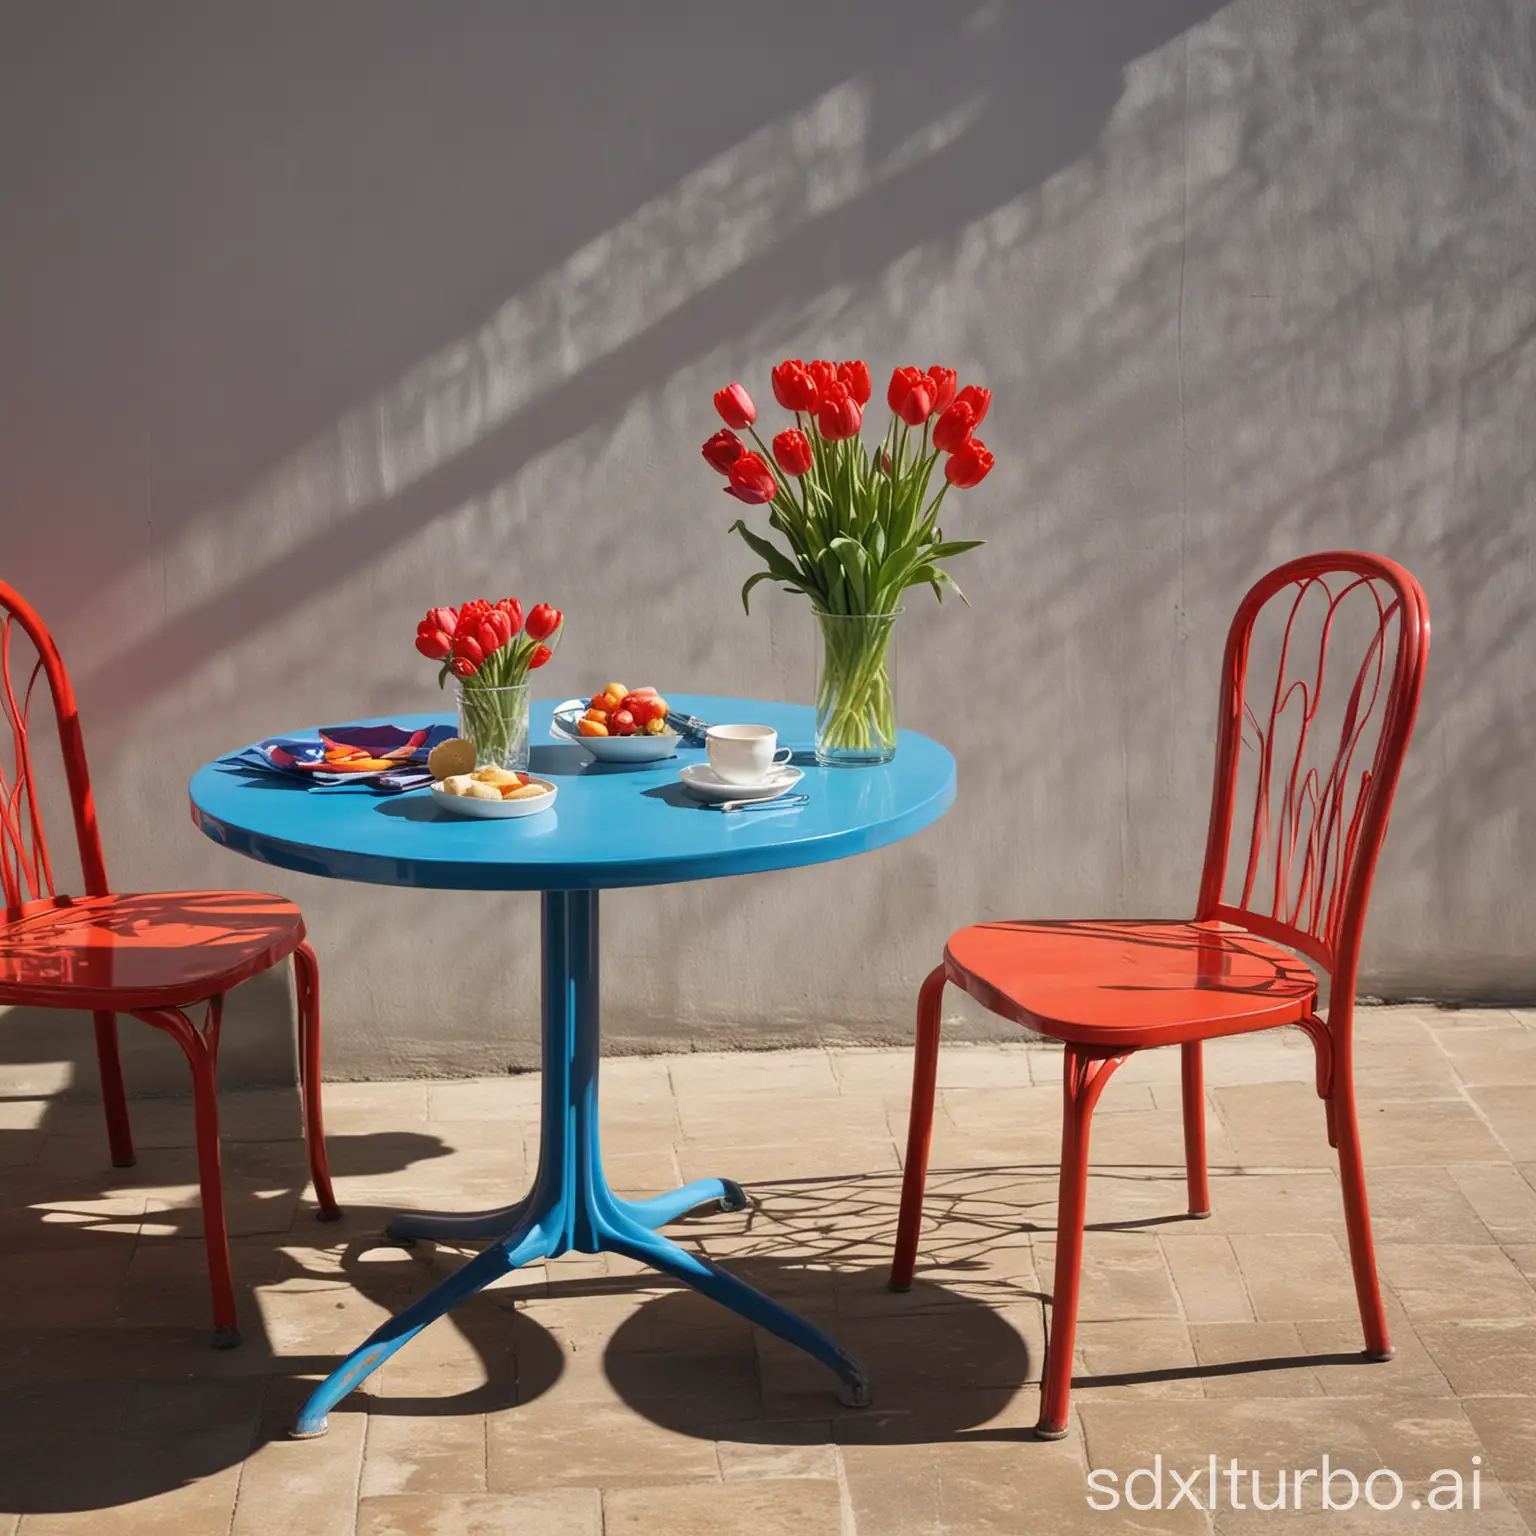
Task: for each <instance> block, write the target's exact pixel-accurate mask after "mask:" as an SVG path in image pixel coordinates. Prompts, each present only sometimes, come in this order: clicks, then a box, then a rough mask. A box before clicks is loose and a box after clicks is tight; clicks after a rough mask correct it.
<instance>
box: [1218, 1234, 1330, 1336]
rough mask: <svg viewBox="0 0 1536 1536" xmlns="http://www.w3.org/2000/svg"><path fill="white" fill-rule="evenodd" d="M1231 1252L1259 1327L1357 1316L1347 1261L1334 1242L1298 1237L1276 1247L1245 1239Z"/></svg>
mask: <svg viewBox="0 0 1536 1536" xmlns="http://www.w3.org/2000/svg"><path fill="white" fill-rule="evenodd" d="M1232 1246H1233V1249H1234V1251H1235V1252H1236V1254H1237V1260H1238V1263H1239V1264H1240V1265H1241V1266H1242V1271H1243V1279H1244V1281H1245V1282H1246V1283H1247V1287H1248V1295H1249V1297H1250V1298H1251V1299H1252V1301H1253V1310H1254V1315H1255V1317H1257V1318H1258V1320H1259V1321H1260V1322H1297V1321H1299V1320H1301V1319H1303V1318H1334V1317H1352V1316H1354V1315H1355V1285H1354V1279H1353V1272H1352V1271H1351V1269H1350V1266H1349V1255H1348V1254H1347V1253H1346V1252H1345V1250H1344V1249H1343V1248H1342V1247H1341V1246H1340V1244H1339V1243H1338V1242H1337V1241H1335V1240H1334V1239H1333V1238H1331V1237H1307V1236H1301V1235H1295V1236H1291V1237H1289V1238H1287V1240H1286V1241H1285V1242H1284V1243H1276V1242H1273V1241H1271V1240H1269V1239H1267V1238H1264V1237H1260V1236H1256V1235H1252V1234H1247V1235H1244V1236H1241V1237H1234V1238H1233V1239H1232Z"/></svg>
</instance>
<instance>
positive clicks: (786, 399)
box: [717, 357, 816, 472]
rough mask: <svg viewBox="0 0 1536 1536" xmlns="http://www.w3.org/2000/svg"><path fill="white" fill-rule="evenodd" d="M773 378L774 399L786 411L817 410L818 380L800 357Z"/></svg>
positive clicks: (782, 365) (787, 361)
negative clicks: (812, 375)
mask: <svg viewBox="0 0 1536 1536" xmlns="http://www.w3.org/2000/svg"><path fill="white" fill-rule="evenodd" d="M772 377H773V398H774V399H775V400H777V401H778V402H779V404H780V405H782V406H783V407H784V409H785V410H786V411H814V410H815V409H816V380H815V379H813V378H812V377H811V373H810V370H809V369H808V368H807V367H806V366H805V364H804V363H802V362H801V361H800V359H799V358H798V357H790V358H786V359H785V360H784V361H783V362H782V363H780V364H779V366H778V367H777V368H775V369H774V370H773V375H772ZM717 467H718V466H717ZM722 472H723V471H722Z"/></svg>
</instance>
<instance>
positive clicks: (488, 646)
mask: <svg viewBox="0 0 1536 1536" xmlns="http://www.w3.org/2000/svg"><path fill="white" fill-rule="evenodd" d="M511 638H512V619H511V616H510V615H509V614H508V613H507V611H506V609H505V608H492V609H491V611H490V612H489V613H487V614H486V616H485V617H484V618H483V619H481V621H480V627H479V628H478V629H477V630H476V631H475V643H476V644H477V645H478V646H479V647H480V649H481V651H483V652H484V653H485V655H487V656H489V655H490V654H491V653H492V652H493V651H499V650H500V649H501V648H502V646H504V645H505V644H506V643H507V641H509V640H510V639H511Z"/></svg>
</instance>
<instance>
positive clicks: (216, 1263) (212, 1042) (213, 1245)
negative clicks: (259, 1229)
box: [134, 997, 240, 1349]
mask: <svg viewBox="0 0 1536 1536" xmlns="http://www.w3.org/2000/svg"><path fill="white" fill-rule="evenodd" d="M223 1016H224V999H223V998H222V997H210V998H209V999H208V1012H207V1016H206V1018H205V1019H204V1021H203V1027H202V1028H201V1029H199V1028H198V1027H197V1025H195V1024H194V1023H193V1022H192V1020H191V1019H189V1018H188V1017H187V1015H186V1014H185V1013H184V1012H183V1011H182V1010H181V1009H180V1008H144V1009H136V1010H135V1011H134V1017H135V1018H136V1019H142V1020H143V1021H144V1022H145V1023H146V1024H153V1025H154V1026H155V1028H156V1029H163V1030H164V1031H165V1032H166V1033H167V1034H168V1035H170V1036H171V1037H172V1038H173V1039H174V1040H175V1041H176V1043H177V1044H178V1045H179V1046H180V1047H181V1049H182V1054H183V1055H185V1056H186V1058H187V1064H188V1066H190V1067H191V1068H192V1115H193V1122H194V1125H195V1127H196V1131H197V1177H198V1187H199V1192H200V1193H201V1196H202V1206H203V1246H204V1248H205V1249H206V1250H207V1255H208V1284H209V1287H210V1288H211V1290H212V1292H213V1347H214V1348H215V1349H233V1348H234V1347H235V1345H237V1344H238V1343H239V1342H240V1330H239V1328H238V1327H237V1319H236V1316H235V1284H234V1277H233V1275H232V1274H231V1273H230V1268H229V1232H228V1228H227V1226H226V1223H225V1219H224V1170H223V1166H222V1162H221V1159H220V1156H219V1096H218V1095H219V1025H220V1023H221V1021H222V1019H223Z"/></svg>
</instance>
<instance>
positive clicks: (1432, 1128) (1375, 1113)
mask: <svg viewBox="0 0 1536 1536" xmlns="http://www.w3.org/2000/svg"><path fill="white" fill-rule="evenodd" d="M1475 1091H1476V1092H1481V1091H1482V1090H1475ZM1514 1091H1521V1092H1523V1091H1525V1090H1514ZM1215 1098H1216V1101H1217V1103H1218V1105H1219V1106H1220V1108H1221V1116H1222V1119H1223V1121H1224V1122H1225V1123H1226V1126H1227V1130H1228V1134H1229V1135H1230V1136H1231V1139H1232V1144H1233V1146H1234V1147H1235V1148H1236V1152H1237V1157H1238V1160H1239V1161H1240V1162H1241V1163H1242V1164H1243V1166H1244V1167H1250V1168H1258V1167H1271V1168H1278V1167H1319V1166H1328V1167H1331V1166H1332V1165H1333V1163H1334V1160H1335V1158H1336V1154H1335V1152H1334V1151H1333V1149H1332V1148H1331V1147H1330V1146H1329V1145H1328V1137H1327V1130H1326V1127H1325V1124H1324V1118H1323V1107H1322V1102H1321V1100H1319V1099H1318V1097H1317V1095H1316V1094H1315V1093H1313V1092H1311V1090H1310V1089H1308V1088H1306V1086H1305V1085H1303V1084H1300V1083H1296V1084H1288V1083H1275V1084H1264V1085H1254V1086H1248V1087H1238V1088H1221V1089H1217V1090H1216V1093H1215ZM1359 1114H1360V1138H1361V1142H1362V1144H1363V1145H1364V1148H1365V1166H1366V1174H1367V1179H1368V1180H1369V1176H1370V1170H1371V1169H1373V1168H1383V1167H1389V1166H1404V1165H1414V1164H1421V1163H1438V1164H1444V1163H1453V1162H1490V1161H1491V1162H1497V1161H1499V1160H1501V1159H1502V1158H1504V1157H1506V1156H1508V1155H1509V1154H1508V1152H1507V1150H1506V1148H1505V1147H1504V1146H1503V1145H1502V1144H1501V1143H1500V1142H1499V1141H1498V1140H1496V1139H1495V1138H1494V1136H1493V1134H1492V1132H1490V1131H1489V1129H1488V1127H1487V1126H1486V1125H1485V1124H1484V1122H1483V1120H1482V1117H1481V1116H1480V1115H1479V1113H1478V1111H1477V1110H1476V1109H1474V1108H1473V1106H1472V1105H1471V1104H1469V1103H1467V1102H1465V1101H1464V1100H1461V1099H1433V1100H1419V1101H1399V1102H1393V1101H1373V1102H1370V1103H1366V1104H1362V1105H1361V1107H1360V1111H1359ZM1531 1155H1532V1156H1536V1151H1533V1152H1532V1153H1531Z"/></svg>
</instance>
